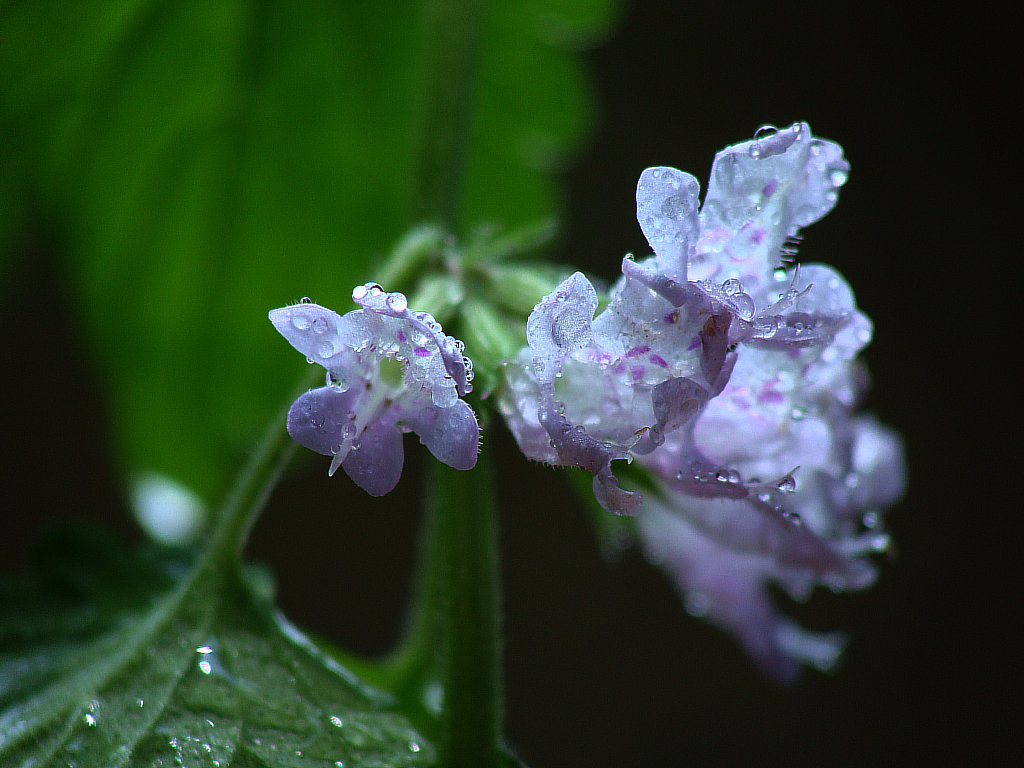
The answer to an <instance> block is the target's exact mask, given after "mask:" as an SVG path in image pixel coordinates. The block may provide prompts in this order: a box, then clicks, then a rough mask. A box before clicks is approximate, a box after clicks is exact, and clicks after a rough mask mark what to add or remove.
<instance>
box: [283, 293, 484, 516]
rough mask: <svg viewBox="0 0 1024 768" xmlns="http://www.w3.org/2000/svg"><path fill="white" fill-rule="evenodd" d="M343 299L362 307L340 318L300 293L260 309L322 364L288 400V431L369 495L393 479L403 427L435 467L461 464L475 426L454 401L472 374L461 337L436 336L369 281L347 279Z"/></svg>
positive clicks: (429, 324)
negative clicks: (318, 383)
mask: <svg viewBox="0 0 1024 768" xmlns="http://www.w3.org/2000/svg"><path fill="white" fill-rule="evenodd" d="M352 299H353V301H355V302H356V303H358V304H360V305H362V309H357V310H354V311H352V312H349V313H348V314H346V315H344V316H342V315H339V314H338V313H337V312H334V311H332V310H330V309H327V308H325V307H322V306H320V305H319V304H314V303H312V302H311V301H310V300H308V299H303V300H302V302H300V303H298V304H293V305H292V306H288V307H282V308H281V309H275V310H273V311H272V312H271V313H270V321H271V322H272V323H273V324H274V327H275V328H277V330H278V331H280V333H281V335H282V336H284V337H285V338H286V339H287V340H288V342H289V343H290V344H291V345H292V346H293V347H295V348H296V349H297V350H298V351H299V352H302V353H303V354H304V355H306V360H307V362H309V363H314V362H315V363H318V364H320V365H322V366H323V367H324V368H326V369H327V382H326V386H323V387H320V388H318V389H311V390H309V391H308V392H306V393H305V394H303V395H301V396H300V397H299V398H298V399H297V400H296V401H295V402H294V403H293V404H292V407H291V409H290V410H289V411H288V433H289V434H290V435H291V436H292V438H293V439H295V440H296V441H297V442H298V443H300V444H302V445H304V446H305V447H307V448H309V449H311V450H314V451H316V452H317V453H322V454H324V455H328V456H333V458H332V460H331V466H330V470H329V474H332V475H333V474H334V472H335V471H337V469H338V467H339V466H340V467H342V468H343V469H344V470H345V472H346V473H347V474H348V476H349V477H350V478H352V480H354V481H355V483H356V484H357V485H358V486H360V487H361V488H362V489H363V490H365V491H366V492H367V493H369V494H370V495H371V496H383V495H384V494H386V493H387V492H388V491H390V490H391V489H393V488H394V487H395V485H396V484H397V483H398V479H399V477H400V476H401V474H402V464H403V460H404V451H403V448H402V435H403V434H404V433H406V432H415V433H416V434H417V435H419V438H420V442H422V443H423V444H424V445H426V446H427V448H428V449H429V450H430V452H431V453H432V454H434V456H435V457H436V458H438V459H439V460H441V461H443V462H444V463H445V464H448V465H450V466H452V467H454V468H456V469H471V468H472V467H473V466H475V464H476V456H477V448H478V445H479V439H480V428H479V425H478V424H477V420H476V415H475V414H474V413H473V410H472V409H471V408H470V407H469V405H467V404H466V402H465V401H463V400H461V399H460V398H461V397H462V396H464V395H466V394H467V393H468V392H469V391H470V390H471V389H472V385H471V384H470V382H471V381H472V379H473V364H472V362H471V361H470V359H469V358H468V357H466V356H464V355H463V354H462V352H463V349H464V347H463V344H462V342H460V341H459V340H458V339H454V338H452V337H451V336H445V335H444V332H443V331H442V329H441V326H440V325H439V324H438V323H437V321H435V320H434V318H433V317H431V316H430V314H429V313H427V312H413V311H411V310H410V309H409V302H408V301H407V300H406V298H405V296H404V295H402V294H401V293H387V292H385V291H384V290H383V289H382V288H381V287H380V286H379V285H377V284H376V283H367V284H366V285H361V286H357V287H356V288H355V289H354V290H353V291H352ZM391 361H397V362H398V363H400V367H398V366H395V365H394V363H392V362H391Z"/></svg>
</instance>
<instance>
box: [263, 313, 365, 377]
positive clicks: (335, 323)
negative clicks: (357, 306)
mask: <svg viewBox="0 0 1024 768" xmlns="http://www.w3.org/2000/svg"><path fill="white" fill-rule="evenodd" d="M270 322H272V323H273V324H274V327H275V328H277V330H278V331H279V332H280V333H281V335H282V336H284V337H285V338H286V339H287V340H288V343H289V344H291V345H292V346H293V347H295V349H297V350H298V351H299V352H301V353H302V354H304V355H305V356H306V358H307V359H309V360H311V361H315V362H318V363H320V364H321V365H323V366H325V367H327V365H328V362H329V361H330V359H331V358H332V357H334V355H335V354H337V353H339V352H341V351H342V350H343V349H345V346H346V345H345V343H344V341H343V340H342V338H341V336H340V335H339V333H338V328H339V325H340V323H341V315H339V314H338V313H337V312H335V311H333V310H330V309H327V308H326V307H321V306H320V305H319V304H313V303H301V304H293V305H291V306H289V307H281V308H280V309H275V310H272V311H271V312H270Z"/></svg>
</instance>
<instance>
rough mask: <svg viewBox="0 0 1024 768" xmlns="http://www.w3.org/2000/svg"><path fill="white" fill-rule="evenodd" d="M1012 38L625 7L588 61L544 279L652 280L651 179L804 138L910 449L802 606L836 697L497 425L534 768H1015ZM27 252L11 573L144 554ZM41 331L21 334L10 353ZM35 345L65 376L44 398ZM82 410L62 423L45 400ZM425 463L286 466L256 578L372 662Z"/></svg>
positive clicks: (845, 18) (751, 12)
mask: <svg viewBox="0 0 1024 768" xmlns="http://www.w3.org/2000/svg"><path fill="white" fill-rule="evenodd" d="M1002 25H1003V24H1002V23H1001V22H1000V21H999V20H998V19H993V20H987V19H981V18H978V17H977V16H974V17H970V16H968V15H966V14H965V15H964V16H963V17H960V18H955V17H951V16H948V15H943V16H939V15H938V14H937V13H935V12H932V11H929V12H927V13H926V14H920V15H918V16H911V15H910V14H909V13H908V12H905V11H900V10H893V9H888V8H885V9H883V8H878V7H868V6H863V5H856V6H851V7H850V9H849V10H848V11H845V10H839V9H836V8H833V7H831V6H830V7H829V8H827V9H826V8H824V7H814V6H804V7H800V8H778V7H776V6H774V5H771V4H761V5H758V6H751V5H746V4H741V5H734V4H720V5H712V4H703V5H701V6H695V5H686V6H683V5H682V4H675V3H651V2H647V3H644V2H638V3H635V4H634V5H633V6H632V7H630V8H628V9H627V10H626V11H624V14H623V18H622V21H621V23H620V24H619V25H618V27H617V29H616V31H615V32H614V33H613V36H612V37H611V38H610V39H609V40H608V41H607V42H606V43H604V44H602V45H601V46H600V47H598V48H596V49H595V50H593V51H592V52H591V53H589V54H588V58H589V60H590V61H591V63H592V70H593V73H594V75H595V89H596V95H597V97H598V102H599V104H600V110H601V116H600V122H599V124H598V128H597V129H596V130H595V133H594V135H593V139H592V142H591V143H590V145H589V147H588V148H587V150H586V151H585V152H584V153H583V154H582V155H581V156H580V157H578V158H577V159H576V162H575V163H574V164H573V165H572V166H570V167H568V168H567V169H566V182H567V189H568V193H569V209H568V215H567V218H566V229H565V236H564V239H563V241H562V242H563V244H562V247H561V249H560V253H559V255H558V258H559V259H560V260H562V261H564V262H567V263H573V264H576V265H579V266H581V267H584V268H586V269H588V270H590V271H591V272H593V273H594V274H595V275H597V276H599V277H603V278H605V279H612V278H614V276H615V273H616V270H617V266H618V262H619V259H620V258H621V256H622V254H623V253H625V252H626V251H635V252H637V253H642V252H645V251H646V248H647V246H646V243H645V242H644V240H643V236H642V234H641V233H640V231H639V228H638V227H637V225H636V222H635V219H634V215H633V214H634V210H633V206H634V200H633V189H634V185H635V183H636V178H637V176H638V174H639V172H640V171H641V170H642V169H643V168H644V167H646V166H649V165H662V164H664V165H674V166H676V167H679V168H682V169H684V170H688V171H690V172H692V173H694V174H695V175H696V176H697V177H698V178H699V179H701V180H702V182H704V181H705V180H706V178H707V175H708V171H709V170H710V166H711V160H712V157H713V155H714V152H715V151H717V150H718V149H720V148H722V147H723V146H725V145H726V144H728V143H733V142H736V141H739V140H742V139H744V138H746V137H747V136H749V135H750V134H752V133H753V131H754V129H755V128H756V127H757V126H759V125H760V124H762V123H774V124H777V125H780V126H784V125H788V124H789V123H791V122H793V121H794V120H806V121H807V122H809V124H810V125H811V128H812V130H813V131H814V132H815V133H816V134H819V135H822V136H824V137H827V138H831V139H834V140H836V141H838V142H840V143H841V144H842V145H843V146H844V148H845V149H846V156H847V158H848V159H849V160H850V162H851V164H852V172H851V178H850V182H849V183H848V184H847V185H846V187H845V188H844V189H843V191H842V194H841V196H840V204H839V205H838V207H837V208H836V210H835V211H833V213H831V214H830V215H829V216H828V217H827V218H826V219H825V220H823V221H822V222H819V223H818V224H815V225H813V226H812V227H809V228H808V229H807V230H806V231H805V233H804V234H805V235H806V237H805V240H804V243H803V246H802V248H801V252H800V258H802V259H806V260H814V261H824V262H827V263H830V264H832V265H834V266H835V267H837V268H838V269H839V270H840V271H841V272H842V273H843V274H844V275H845V276H846V277H847V279H848V280H849V282H850V283H851V285H852V286H853V287H854V290H855V292H856V295H857V298H858V302H859V304H860V306H861V307H862V308H863V309H864V310H865V311H866V312H867V313H868V315H869V316H871V317H872V318H873V320H874V321H875V327H876V334H875V340H874V342H873V344H872V345H871V346H870V347H869V348H868V350H867V352H866V357H867V360H868V362H869V365H870V368H871V371H872V374H873V379H874V389H873V391H872V393H871V394H870V396H869V399H868V407H869V408H870V409H871V410H873V411H875V412H876V413H878V414H879V416H880V417H881V419H882V420H883V421H884V422H886V423H888V424H891V425H893V426H895V427H896V428H898V429H899V430H900V431H901V432H902V433H903V434H904V436H905V440H906V447H907V455H908V461H909V468H910V488H909V492H908V494H907V496H906V498H905V500H904V501H903V502H902V503H901V504H899V505H897V506H896V507H895V508H894V509H893V510H891V514H890V516H889V521H890V526H891V529H892V531H893V534H894V539H895V544H896V549H895V552H896V554H895V557H893V558H891V561H890V562H886V563H885V564H884V566H883V568H882V578H881V580H880V583H879V584H878V586H876V587H875V588H874V589H872V590H871V591H869V592H867V593H863V594H859V595H839V596H835V595H831V594H823V595H816V596H815V597H814V598H813V599H812V600H811V601H810V603H808V604H807V605H805V606H795V607H793V606H787V610H789V609H790V608H792V613H793V615H796V616H798V617H800V618H801V619H802V620H804V621H805V622H807V623H808V624H810V625H812V626H814V627H816V628H822V629H828V628H840V629H844V630H847V631H849V632H850V633H851V635H852V638H853V639H852V643H851V644H850V646H849V649H848V651H847V653H846V656H845V661H844V664H843V666H842V668H841V669H840V670H839V671H838V672H837V673H836V674H835V675H832V676H824V675H820V674H817V673H808V674H807V675H806V676H805V678H804V679H803V681H802V682H801V683H799V684H798V685H796V686H795V687H793V688H791V689H778V688H775V687H773V686H771V685H769V684H767V683H765V682H764V681H763V680H762V679H761V678H760V677H759V676H758V674H757V673H756V671H755V670H754V669H753V668H752V667H751V665H750V664H749V663H748V662H747V661H746V659H745V658H744V657H743V655H742V653H741V652H740V651H739V650H738V649H737V648H736V647H735V646H734V645H733V643H732V641H731V640H730V639H729V638H727V637H726V636H724V635H722V634H721V633H719V632H718V631H716V630H714V629H713V628H710V627H708V626H705V625H704V624H701V623H700V622H698V621H696V620H694V619H691V618H689V617H687V616H686V615H685V613H684V612H683V610H682V607H681V605H680V603H679V601H678V599H677V598H676V596H675V594H674V593H673V591H672V589H671V587H670V586H669V585H668V583H667V581H666V580H665V579H664V578H663V577H662V575H661V574H660V573H659V572H658V571H656V570H655V569H653V568H651V567H649V566H648V565H646V564H645V563H644V562H643V560H642V558H641V557H640V556H639V555H638V554H636V553H635V552H628V553H626V554H625V555H624V556H623V557H622V558H621V559H619V560H618V561H617V562H614V563H611V564H608V563H606V562H604V561H603V559H602V557H601V554H600V552H599V550H598V547H597V545H596V543H595V539H594V536H593V534H592V531H591V526H590V522H589V519H588V513H587V511H586V510H585V508H584V507H583V505H582V504H581V503H580V502H579V501H578V500H577V499H576V498H575V497H574V496H573V495H572V494H571V493H570V491H569V490H568V485H567V483H564V482H561V479H562V478H557V477H555V473H554V472H553V471H552V470H549V469H546V468H543V467H540V466H537V465H532V464H528V463H526V462H525V461H523V460H522V459H521V457H520V456H518V455H517V453H516V450H515V448H514V445H513V444H512V441H511V439H510V438H509V436H508V434H507V432H505V431H504V428H503V427H501V426H500V425H494V426H493V427H492V428H491V429H490V430H489V431H488V433H487V434H486V436H485V444H484V445H485V449H486V450H487V451H489V452H491V454H492V458H493V462H494V465H495V467H496V469H497V472H498V478H499V484H500V487H501V495H500V505H501V513H502V516H501V525H502V529H503V530H502V547H503V557H504V564H503V567H504V590H505V592H504V594H505V597H504V599H505V609H506V638H507V646H506V685H507V689H508V711H507V730H508V733H509V739H510V741H511V743H512V745H513V746H514V747H515V748H516V749H517V750H518V751H519V753H520V754H521V756H522V757H523V759H524V760H525V761H526V762H527V763H528V764H530V765H535V766H649V765H661V766H675V765H707V764H712V765H740V764H744V765H746V764H751V763H756V764H758V765H761V766H769V765H783V764H786V765H859V766H860V765H866V764H876V763H886V764H888V763H893V762H895V763H907V762H911V761H912V762H914V763H919V762H920V763H923V762H924V761H925V760H930V761H933V762H937V763H939V764H950V763H953V764H956V763H959V762H961V761H964V760H968V759H970V760H972V762H974V761H976V762H979V763H982V764H1003V763H1004V761H1005V760H1007V758H1008V756H1009V755H1010V754H1011V753H1010V752H1009V749H1010V744H1009V741H1010V729H1011V726H1015V727H1017V728H1019V727H1020V721H1021V718H1020V707H1019V698H1017V697H1018V696H1019V691H1020V688H1021V679H1020V675H1019V671H1018V668H1019V664H1018V662H1017V660H1016V659H1011V651H1016V650H1017V648H1018V647H1019V645H1020V631H1019V625H1020V620H1019V618H1018V616H1017V605H1018V600H1017V594H1016V592H1014V591H1011V587H1012V579H1013V577H1014V575H1015V574H1017V573H1019V571H1020V566H1019V560H1018V561H1016V562H1014V566H1013V567H1012V568H1011V566H1010V556H1011V552H1013V553H1014V554H1016V550H1017V549H1018V548H1019V543H1018V542H1019V537H1017V536H1016V535H1014V533H1015V528H1016V527H1017V518H1018V517H1019V516H1020V514H1021V503H1020V500H1019V497H1017V496H1015V495H1014V496H1012V497H1011V494H1010V493H1009V486H1010V485H1011V483H1012V481H1013V479H1014V474H1012V472H1013V470H1012V469H1010V468H1009V466H1008V465H1009V462H1010V460H1011V458H1013V460H1016V459H1017V458H1018V457H1019V455H1020V449H1019V448H1018V447H1016V445H1017V440H1016V439H1015V437H1016V434H1015V432H1016V427H1015V426H1014V424H1015V423H1016V421H1017V419H1016V415H1015V414H1016V411H1010V410H1009V408H1008V405H1007V403H1008V402H1009V395H1010V393H1014V394H1016V392H1017V391H1018V390H1019V388H1020V387H1019V384H1018V383H1017V374H1016V371H1017V370H1019V369H1018V368H1017V366H1016V361H1017V360H1018V359H1019V357H1020V349H1021V344H1020V341H1019V336H1018V334H1017V333H1016V332H1015V331H1016V324H1015V323H1014V322H1013V321H1012V320H1011V319H1010V315H1009V311H1007V310H1010V309H1011V308H1015V305H1017V304H1019V295H1018V288H1017V287H1016V284H1015V283H1014V282H1013V280H1012V279H1011V278H1010V276H1009V275H1008V274H1007V272H1008V270H1009V269H1010V264H1011V263H1013V261H1015V260H1016V249H1013V250H1011V249H1010V246H1009V245H1008V238H1006V239H1005V240H1004V235H1003V231H1004V230H1005V231H1006V232H1008V231H1009V228H1010V227H1012V226H1013V225H1014V224H1016V219H1015V218H1013V217H1012V216H1011V215H1010V212H1009V204H1010V202H1011V201H1013V202H1016V203H1017V204H1019V199H1020V193H1019V192H1012V191H1011V190H1012V185H1013V184H1014V183H1015V178H1016V176H1017V175H1019V166H1020V163H1019V157H1020V156H1021V154H1022V150H1021V148H1020V143H1021V139H1020V136H1019V135H1018V134H1019V131H1012V130H1011V127H1010V126H1009V124H1007V123H1003V122H1002V121H1000V120H999V119H998V112H999V107H1000V106H1001V104H1002V103H1010V104H1012V103H1014V102H1018V103H1019V101H1020V86H1019V66H1016V67H1014V68H1013V69H1009V68H1006V67H1000V66H999V62H998V59H997V57H998V55H999V53H1000V51H1001V46H1000V45H999V44H998V42H997V40H996V38H997V37H998V34H997V33H998V30H999V28H1000V27H1001V26H1002ZM1003 208H1005V209H1006V210H1005V212H1003V211H1002V209H1003ZM1018 217H1019V214H1018ZM39 249H40V252H39V253H38V254H30V255H32V256H36V258H29V259H23V260H22V261H21V262H20V264H21V266H20V267H19V269H21V270H23V274H21V275H19V276H17V278H16V281H15V282H14V284H16V285H18V286H24V290H23V291H22V292H21V293H19V294H17V295H13V296H11V297H10V303H9V305H8V306H7V307H6V308H5V309H4V318H5V319H4V327H5V328H6V329H7V330H8V334H7V344H6V346H7V351H6V355H5V357H6V360H7V362H6V363H5V364H4V373H5V374H6V375H5V376H4V379H5V385H4V386H5V392H6V397H5V400H6V402H5V404H4V405H5V407H4V408H3V409H0V410H2V411H3V417H2V418H3V431H2V434H3V435H4V437H5V443H7V446H8V452H7V458H6V459H5V463H6V468H5V471H4V476H5V481H4V488H3V491H2V494H3V495H2V497H0V498H2V499H3V501H2V504H3V508H4V511H5V518H6V520H7V521H8V525H7V527H6V530H5V533H4V536H3V537H2V540H3V545H4V546H3V550H4V553H3V558H4V560H3V561H2V563H0V567H2V569H3V570H5V571H7V570H14V569H17V568H20V567H22V566H23V565H24V562H25V554H24V553H25V552H26V551H27V548H28V546H29V542H30V541H31V540H32V539H33V538H34V537H35V535H36V534H37V532H38V530H39V529H40V528H41V527H43V526H45V525H47V524H49V523H50V522H51V521H52V520H54V519H56V518H58V517H67V516H70V517H73V518H79V519H88V520H97V521H100V522H102V523H104V524H107V525H110V526H112V527H114V528H115V529H119V530H122V531H125V532H128V533H129V534H131V533H132V530H133V529H132V524H131V523H130V522H129V520H128V517H127V514H126V512H125V511H124V507H123V502H122V501H121V499H120V495H119V493H118V490H117V486H116V482H115V475H114V471H113V469H112V467H111V466H110V465H109V463H108V461H109V459H108V455H109V453H108V452H107V450H106V442H105V439H104V429H105V427H104V424H105V419H104V414H103V412H102V405H101V403H102V400H101V397H100V394H99V392H98V387H97V382H96V378H95V375H94V372H93V371H91V370H90V369H89V366H88V363H87V361H86V359H85V357H84V355H83V353H82V352H81V351H80V349H81V347H80V346H79V336H78V333H77V331H76V328H75V327H74V324H73V322H72V321H71V319H70V318H71V317H72V314H71V312H70V309H69V307H68V304H67V296H68V295H69V293H68V291H67V290H66V286H63V285H62V284H61V282H60V279H59V276H58V275H57V274H56V273H55V271H54V269H53V266H52V265H51V264H49V263H48V262H47V260H46V259H45V258H39V257H42V256H45V255H46V250H45V245H40V246H39ZM41 309H42V310H43V311H40V310H41ZM1004 315H1005V318H1006V319H1004ZM28 316H32V317H34V318H36V323H37V326H36V332H35V333H32V334H29V333H24V332H23V329H22V328H21V326H20V323H19V322H18V319H19V318H24V317H28ZM41 339H45V344H46V345H51V346H48V347H46V348H48V349H54V348H58V347H59V348H60V349H63V350H67V353H66V356H65V357H64V359H63V361H62V363H61V366H60V370H59V371H55V370H53V369H52V368H51V367H50V362H51V361H50V359H49V357H48V355H47V354H46V351H45V349H44V348H41V347H40V345H41V344H42V343H43V342H41V341H40V340H41ZM26 372H27V373H26ZM69 382H73V383H74V387H73V388H70V393H69V388H68V387H66V386H58V385H66V384H68V383H69ZM422 454H423V452H422V451H412V450H410V451H409V452H408V457H407V460H408V468H407V470H406V474H405V475H404V476H403V478H402V482H401V484H400V486H399V489H398V490H397V491H396V492H395V493H394V494H392V495H390V496H388V497H387V498H386V499H383V500H371V499H368V498H367V497H365V496H364V495H362V494H359V493H354V492H352V491H353V488H352V487H351V486H350V485H349V484H348V480H347V478H345V477H343V476H342V475H341V474H340V473H339V475H338V476H337V477H335V478H334V479H332V480H328V479H327V477H326V473H325V472H324V467H323V466H322V462H317V461H312V460H310V459H309V457H303V459H301V460H300V461H298V462H296V465H295V466H294V467H293V470H292V472H291V473H290V474H289V476H288V477H287V478H286V480H285V481H284V482H283V483H282V485H281V486H280V488H279V489H278V491H277V493H276V494H275V496H274V498H273V499H272V501H271V503H270V507H269V508H268V510H267V511H266V513H265V514H264V516H263V518H262V519H261V520H260V522H259V524H258V526H257V528H256V531H255V533H254V536H253V539H252V542H251V544H250V547H249V554H250V556H251V557H253V558H255V559H258V560H261V561H264V562H267V563H269V564H270V565H271V566H272V568H273V570H274V572H275V573H276V575H277V578H278V583H279V590H280V601H281V603H282V605H283V607H284V610H285V612H286V613H287V614H288V615H289V616H290V617H291V618H292V619H293V620H294V621H296V622H297V623H298V624H300V625H302V626H305V627H309V628H312V629H314V630H316V631H317V632H319V633H321V634H323V635H325V636H327V637H329V638H331V639H332V640H335V641H337V642H339V643H341V644H342V645H344V646H347V647H350V648H351V649H353V650H356V651H361V652H365V653H370V654H376V653H381V652H383V651H384V650H386V649H387V648H388V647H389V646H390V644H391V643H392V642H393V641H394V640H395V638H396V637H397V635H398V633H399V631H400V628H401V623H402V606H403V605H404V601H405V599H406V598H407V596H408V591H409V577H410V570H411V567H412V563H413V561H414V559H415V546H416V545H415V541H416V534H417V526H418V523H419V517H418V512H417V502H418V497H419V495H420V491H421V483H422V471H421V470H422V466H423V455H422ZM29 499H31V500H32V502H31V504H30V503H29V501H28V500H29ZM40 502H41V503H40ZM40 509H41V510H43V511H42V512H39V511H37V510H40ZM29 510H31V515H32V517H31V518H29V517H28V515H29V514H30V512H29ZM12 512H14V513H15V514H12ZM12 520H13V523H12V522H11V521H12ZM1011 697H1013V698H1011ZM1019 752H1020V749H1019V746H1018V747H1017V753H1018V754H1019Z"/></svg>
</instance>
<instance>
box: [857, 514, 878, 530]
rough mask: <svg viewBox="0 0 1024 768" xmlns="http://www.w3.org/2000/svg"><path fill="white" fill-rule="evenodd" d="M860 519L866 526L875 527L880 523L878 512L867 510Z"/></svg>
mask: <svg viewBox="0 0 1024 768" xmlns="http://www.w3.org/2000/svg"><path fill="white" fill-rule="evenodd" d="M860 521H861V523H863V524H864V527H865V528H874V527H875V526H876V525H878V513H877V512H865V513H864V517H862V518H861V519H860Z"/></svg>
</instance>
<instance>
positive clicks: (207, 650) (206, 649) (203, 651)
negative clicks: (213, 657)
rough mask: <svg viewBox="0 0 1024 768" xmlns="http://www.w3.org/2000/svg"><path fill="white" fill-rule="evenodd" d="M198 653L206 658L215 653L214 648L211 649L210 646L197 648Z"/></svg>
mask: <svg viewBox="0 0 1024 768" xmlns="http://www.w3.org/2000/svg"><path fill="white" fill-rule="evenodd" d="M196 653H201V654H203V655H204V656H206V655H208V654H211V653H213V648H211V647H210V646H208V645H200V646H199V647H198V648H196Z"/></svg>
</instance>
